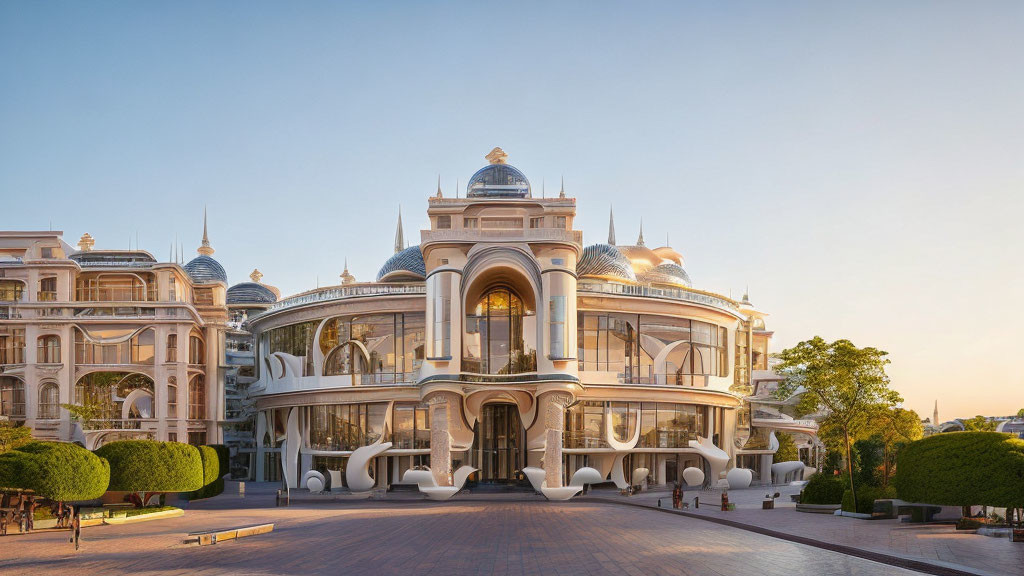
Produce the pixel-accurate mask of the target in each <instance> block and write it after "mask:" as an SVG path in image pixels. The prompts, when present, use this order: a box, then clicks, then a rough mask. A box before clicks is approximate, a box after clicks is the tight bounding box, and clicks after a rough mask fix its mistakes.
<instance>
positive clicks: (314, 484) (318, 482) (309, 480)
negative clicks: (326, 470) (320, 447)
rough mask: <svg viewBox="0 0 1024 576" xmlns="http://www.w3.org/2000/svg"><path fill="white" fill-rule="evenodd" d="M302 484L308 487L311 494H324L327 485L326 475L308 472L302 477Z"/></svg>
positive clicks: (313, 471) (314, 471) (312, 471)
mask: <svg viewBox="0 0 1024 576" xmlns="http://www.w3.org/2000/svg"><path fill="white" fill-rule="evenodd" d="M302 483H303V484H305V485H306V489H307V490H309V491H310V492H323V491H324V486H326V485H327V481H326V480H325V479H324V475H323V474H321V473H320V472H318V471H316V470H310V471H309V472H306V475H305V476H303V477H302Z"/></svg>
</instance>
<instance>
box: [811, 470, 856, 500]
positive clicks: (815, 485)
mask: <svg viewBox="0 0 1024 576" xmlns="http://www.w3.org/2000/svg"><path fill="white" fill-rule="evenodd" d="M845 487H846V484H845V482H844V481H843V478H842V477H841V476H833V475H831V474H822V473H818V474H815V475H814V476H811V479H810V480H808V481H807V485H806V486H804V489H803V491H802V492H801V493H800V503H801V504H840V503H841V502H842V501H843V490H844V489H845Z"/></svg>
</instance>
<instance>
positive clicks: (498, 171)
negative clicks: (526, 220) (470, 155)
mask: <svg viewBox="0 0 1024 576" xmlns="http://www.w3.org/2000/svg"><path fill="white" fill-rule="evenodd" d="M495 150H499V151H500V149H499V148H495ZM491 154H494V151H492V152H491ZM488 160H490V161H491V162H492V164H489V165H487V166H484V167H483V168H481V169H479V170H477V171H476V174H473V177H472V178H470V179H469V184H467V185H466V196H468V197H469V198H526V197H527V196H529V195H530V181H529V180H527V179H526V176H525V175H524V174H523V173H522V172H520V171H519V169H518V168H516V167H515V166H512V165H511V164H505V157H504V152H502V153H501V155H500V156H497V157H492V156H490V155H489V156H488Z"/></svg>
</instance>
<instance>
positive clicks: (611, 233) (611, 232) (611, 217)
mask: <svg viewBox="0 0 1024 576" xmlns="http://www.w3.org/2000/svg"><path fill="white" fill-rule="evenodd" d="M608 244H611V245H612V246H615V210H613V209H612V208H611V207H609V208H608Z"/></svg>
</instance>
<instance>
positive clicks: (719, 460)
mask: <svg viewBox="0 0 1024 576" xmlns="http://www.w3.org/2000/svg"><path fill="white" fill-rule="evenodd" d="M690 448H693V449H695V450H696V451H697V452H700V455H701V456H703V457H704V459H705V460H707V461H708V476H710V480H711V482H712V484H714V483H717V482H718V479H719V478H720V477H721V475H722V472H723V471H725V467H726V466H727V465H728V464H729V455H728V454H727V453H726V452H725V450H722V449H721V448H719V447H718V446H715V444H714V442H712V441H711V438H701V437H700V436H698V437H697V440H690Z"/></svg>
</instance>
